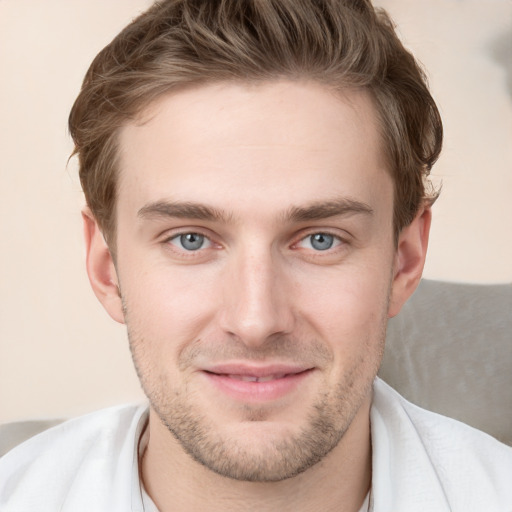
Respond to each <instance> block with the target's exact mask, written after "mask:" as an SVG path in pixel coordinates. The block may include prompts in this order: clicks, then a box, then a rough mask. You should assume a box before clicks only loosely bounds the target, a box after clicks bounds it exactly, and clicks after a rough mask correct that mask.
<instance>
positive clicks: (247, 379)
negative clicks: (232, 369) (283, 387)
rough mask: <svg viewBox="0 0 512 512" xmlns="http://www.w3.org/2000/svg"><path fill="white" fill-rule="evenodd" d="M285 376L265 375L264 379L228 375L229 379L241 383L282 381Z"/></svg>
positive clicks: (251, 376)
mask: <svg viewBox="0 0 512 512" xmlns="http://www.w3.org/2000/svg"><path fill="white" fill-rule="evenodd" d="M284 376H285V375H284V374H279V375H267V376H266V377H255V376H253V375H228V377H229V378H230V379H235V380H241V381H243V382H269V381H271V380H276V379H282V378H283V377H284Z"/></svg>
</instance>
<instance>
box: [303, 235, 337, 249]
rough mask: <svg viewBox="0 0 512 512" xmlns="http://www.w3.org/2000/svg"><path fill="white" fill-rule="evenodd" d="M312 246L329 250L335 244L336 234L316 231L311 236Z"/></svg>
mask: <svg viewBox="0 0 512 512" xmlns="http://www.w3.org/2000/svg"><path fill="white" fill-rule="evenodd" d="M309 241H310V243H311V247H313V249H316V250H317V251H327V250H328V249H330V248H331V247H332V246H333V245H334V236H332V235H329V234H327V233H315V234H314V235H310V236H309Z"/></svg>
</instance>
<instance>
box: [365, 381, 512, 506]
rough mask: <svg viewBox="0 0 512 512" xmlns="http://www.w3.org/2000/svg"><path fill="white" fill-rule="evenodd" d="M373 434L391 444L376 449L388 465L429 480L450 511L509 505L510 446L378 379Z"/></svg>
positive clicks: (511, 496)
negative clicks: (418, 403)
mask: <svg viewBox="0 0 512 512" xmlns="http://www.w3.org/2000/svg"><path fill="white" fill-rule="evenodd" d="M374 424H375V425H374ZM373 434H375V437H376V438H377V439H381V440H382V438H383V437H385V438H386V441H385V442H386V443H389V444H390V445H392V446H394V447H395V448H394V449H392V450H385V451H384V452H383V450H382V449H381V448H382V447H381V448H378V447H376V448H377V450H378V451H379V453H381V454H383V456H384V457H386V458H387V459H388V463H389V464H390V465H391V467H393V468H397V466H400V467H401V468H400V469H397V471H398V472H400V473H401V474H402V475H406V474H407V473H409V476H410V477H412V478H413V479H414V475H416V476H417V480H418V481H420V480H421V479H422V478H423V481H424V482H431V485H432V486H433V487H436V488H437V491H439V495H440V496H444V498H445V499H446V501H447V503H448V504H449V505H450V506H451V508H452V509H453V510H459V509H460V510H463V508H461V507H462V506H465V507H466V509H465V510H501V508H493V505H492V504H493V503H496V507H501V506H503V505H504V504H505V503H507V504H508V505H510V504H512V448H511V447H509V446H507V445H505V444H503V443H500V442H499V441H497V440H496V439H494V438H493V437H491V436H489V435H487V434H485V433H484V432H481V431H479V430H477V429H474V428H472V427H470V426H468V425H465V424H464V423H461V422H459V421H457V420H454V419H451V418H447V417H445V416H442V415H440V414H436V413H433V412H430V411H426V410H425V409H422V408H420V407H417V406H415V405H413V404H411V403H410V402H408V401H407V400H406V399H405V398H403V397H402V396H401V395H399V394H398V393H397V392H396V391H395V390H393V389H392V388H391V387H389V386H388V385H387V384H385V383H384V382H383V381H381V380H380V379H377V380H376V382H375V385H374V404H373V408H372V435H373ZM404 468H405V470H404ZM422 475H423V477H422ZM427 475H428V476H427ZM404 478H405V479H406V480H407V481H408V482H411V479H410V478H407V477H406V476H404ZM429 485H430V484H429ZM427 491H428V490H427V489H426V488H425V492H427ZM484 504H485V506H484V507H483V508H480V509H479V508H478V507H479V506H483V505H484ZM498 504H499V505H498Z"/></svg>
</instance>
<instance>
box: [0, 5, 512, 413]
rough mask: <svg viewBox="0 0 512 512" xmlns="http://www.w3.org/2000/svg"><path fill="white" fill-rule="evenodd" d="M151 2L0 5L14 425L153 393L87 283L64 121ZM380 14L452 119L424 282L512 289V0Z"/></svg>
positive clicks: (4, 406)
mask: <svg viewBox="0 0 512 512" xmlns="http://www.w3.org/2000/svg"><path fill="white" fill-rule="evenodd" d="M149 3H150V2H149V1H148V0H117V1H113V0H109V1H108V2H106V1H104V0H45V1H44V2H41V1H39V0H0V176H1V184H2V186H1V188H0V215H1V217H0V219H1V220H0V230H1V233H0V236H1V238H0V239H1V241H2V242H1V243H2V245H1V247H2V251H1V252H0V422H3V421H9V420H15V419H20V418H26V417H35V416H41V417H44V416H70V415H75V414H80V413H83V412H87V411H90V410H93V409H95V408H98V407H102V406H106V405H109V404H115V403H118V402H125V401H132V400H134V399H140V398H142V395H141V392H140V391H139V386H138V382H137V380H136V377H135V375H134V371H133V370H132V368H131V362H130V357H129V351H128V348H127V343H126V341H125V333H124V329H123V327H122V326H119V325H116V324H114V322H113V321H111V320H110V319H109V318H108V317H107V315H106V313H104V312H103V310H102V309H101V307H100V306H99V304H98V303H97V301H96V299H95V298H94V296H93V294H92V292H91V291H90V290H89V285H88V283H87V280H86V275H85V270H84V256H83V245H82V239H81V225H80V214H79V211H80V207H81V205H82V202H83V200H82V197H81V193H80V187H79V183H78V180H77V177H76V166H75V162H74V161H71V163H70V164H69V165H68V166H66V161H67V157H68V155H69V153H70V150H71V144H70V141H69V138H68V135H67V133H66V118H67V114H68V111H69V108H70V106H71V104H72V102H73V99H74V97H75V95H76V93H77V91H78V89H79V85H80V81H81V79H82V76H83V74H84V72H85V70H86V68H87V66H88V64H89V62H90V60H91V59H92V57H93V56H94V55H95V54H96V53H97V51H98V50H99V49H100V48H101V47H102V46H104V45H105V44H106V43H107V42H108V41H109V40H110V39H111V38H112V37H113V36H114V35H115V33H117V31H118V30H119V29H120V28H121V27H122V26H124V25H125V24H126V23H127V22H128V21H129V20H130V19H131V18H132V17H133V16H134V15H136V14H137V13H138V12H139V11H141V10H143V9H144V8H145V6H147V5H149ZM379 4H381V5H383V6H385V7H386V8H388V9H389V11H390V12H391V13H392V14H393V15H394V17H395V19H396V20H397V21H398V23H399V26H400V32H401V33H402V35H403V37H404V39H405V40H406V42H407V44H408V45H409V46H410V47H411V48H412V49H413V50H414V51H415V52H416V54H417V55H418V56H419V57H420V59H421V60H422V62H423V63H424V64H425V66H426V68H427V69H428V70H429V75H430V80H431V86H432V90H433V92H434V95H435V97H436V98H437V100H438V101H439V104H440V107H441V111H442V114H443V116H444V120H445V126H446V144H445V150H444V154H443V156H442V158H441V160H440V162H439V163H438V165H437V166H436V168H435V169H434V176H435V179H436V180H437V181H439V180H442V181H443V184H444V190H443V194H442V198H441V199H440V200H439V202H438V204H437V205H436V207H435V219H434V227H433V232H432V239H431V247H430V260H429V263H428V265H427V268H426V276H427V277H430V278H436V279H446V280H455V281H469V282H507V281H508V282H510V281H511V280H512V263H511V262H512V229H511V228H512V201H511V200H510V197H511V196H512V194H511V193H512V97H511V96H512V69H511V68H512V62H511V61H512V55H511V50H510V48H511V47H512V41H511V37H512V36H511V31H512V3H511V2H510V1H508V0H488V1H486V2H483V1H481V0H420V1H415V2H411V1H410V0H380V2H379ZM507 44H508V52H509V53H508V54H506V53H505V48H506V47H507ZM507 64H508V68H507Z"/></svg>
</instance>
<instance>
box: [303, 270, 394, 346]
mask: <svg viewBox="0 0 512 512" xmlns="http://www.w3.org/2000/svg"><path fill="white" fill-rule="evenodd" d="M390 275H391V272H387V270H386V271H385V272H384V271H383V269H382V268H378V267H377V266H374V267H372V266H370V265H367V266H365V267H364V268H357V267H346V268H343V269H341V268H340V269H333V271H332V272H330V275H329V276H327V275H326V276H323V278H322V279H319V278H318V276H317V279H314V280H312V281H311V282H309V283H303V285H302V286H301V287H300V292H299V293H298V295H297V296H298V297H300V298H299V299H298V307H299V308H300V309H299V310H300V314H301V315H302V316H303V317H304V318H306V319H307V322H308V323H309V324H310V325H313V326H314V327H315V330H316V331H317V332H318V334H319V335H321V336H322V338H324V339H327V340H330V342H331V344H332V345H333V346H334V347H335V348H336V349H337V350H342V351H346V352H348V351H350V350H356V351H357V346H360V345H361V344H365V345H366V344H367V343H370V344H371V343H372V341H373V340H375V343H377V342H380V339H381V337H382V330H383V324H385V322H386V318H387V309H388V301H389V291H390V286H391V282H390Z"/></svg>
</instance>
